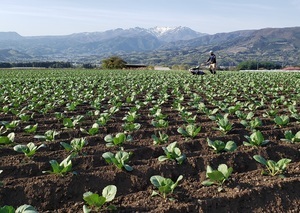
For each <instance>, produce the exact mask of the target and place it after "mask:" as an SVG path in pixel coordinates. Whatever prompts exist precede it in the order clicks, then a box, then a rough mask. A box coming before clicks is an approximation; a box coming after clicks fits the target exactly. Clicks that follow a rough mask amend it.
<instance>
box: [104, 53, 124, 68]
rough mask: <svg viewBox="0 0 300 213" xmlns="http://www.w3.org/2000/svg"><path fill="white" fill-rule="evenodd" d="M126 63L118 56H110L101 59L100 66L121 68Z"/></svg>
mask: <svg viewBox="0 0 300 213" xmlns="http://www.w3.org/2000/svg"><path fill="white" fill-rule="evenodd" d="M126 64H127V62H126V61H124V60H123V59H122V58H120V57H118V56H112V57H110V58H107V59H104V60H103V61H102V68H104V69H122V68H124V67H125V65H126Z"/></svg>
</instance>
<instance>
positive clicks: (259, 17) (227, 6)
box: [0, 0, 300, 36]
mask: <svg viewBox="0 0 300 213" xmlns="http://www.w3.org/2000/svg"><path fill="white" fill-rule="evenodd" d="M299 14H300V0H211V1H209V0H205V1H204V0H0V32H17V33H19V34H20V35H22V36H41V35H69V34H73V33H80V32H104V31H106V30H112V29H116V28H123V29H129V28H134V27H141V28H152V27H156V26H159V27H177V26H183V27H189V28H191V29H192V30H195V31H197V32H201V33H208V34H215V33H222V32H232V31H237V30H246V29H262V28H268V27H272V28H282V27H296V26H300V19H299Z"/></svg>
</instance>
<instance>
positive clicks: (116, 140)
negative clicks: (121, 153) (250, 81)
mask: <svg viewBox="0 0 300 213" xmlns="http://www.w3.org/2000/svg"><path fill="white" fill-rule="evenodd" d="M104 140H105V141H106V143H107V144H106V146H107V147H112V146H121V145H122V144H123V143H124V142H125V141H128V142H131V141H132V140H133V138H132V136H131V135H128V136H126V134H125V133H122V132H121V133H117V134H116V135H115V136H113V135H111V134H109V135H106V136H105V137H104Z"/></svg>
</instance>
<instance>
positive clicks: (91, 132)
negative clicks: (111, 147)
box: [80, 123, 99, 135]
mask: <svg viewBox="0 0 300 213" xmlns="http://www.w3.org/2000/svg"><path fill="white" fill-rule="evenodd" d="M80 131H81V132H83V133H85V134H88V135H96V134H98V132H99V124H98V123H94V124H93V125H92V127H91V128H90V129H88V130H85V129H84V128H80Z"/></svg>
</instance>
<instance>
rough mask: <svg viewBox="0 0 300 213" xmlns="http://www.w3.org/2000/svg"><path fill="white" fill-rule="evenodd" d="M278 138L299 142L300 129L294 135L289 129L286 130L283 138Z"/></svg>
mask: <svg viewBox="0 0 300 213" xmlns="http://www.w3.org/2000/svg"><path fill="white" fill-rule="evenodd" d="M280 140H282V141H286V142H290V143H298V142H300V131H298V132H297V133H296V134H295V135H294V134H293V133H292V131H291V130H287V131H285V133H284V138H283V139H280Z"/></svg>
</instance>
